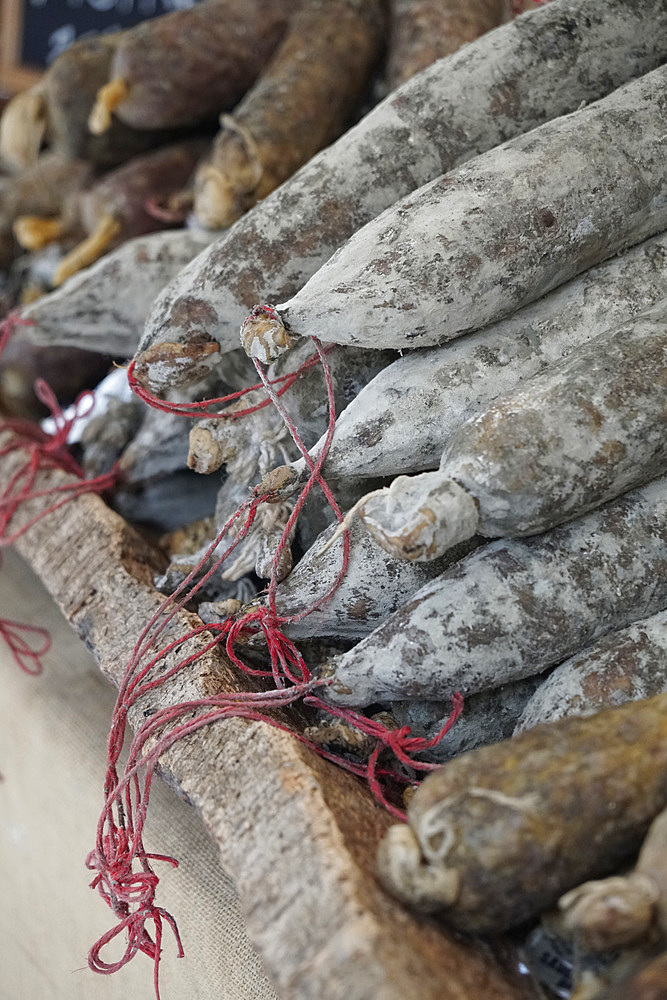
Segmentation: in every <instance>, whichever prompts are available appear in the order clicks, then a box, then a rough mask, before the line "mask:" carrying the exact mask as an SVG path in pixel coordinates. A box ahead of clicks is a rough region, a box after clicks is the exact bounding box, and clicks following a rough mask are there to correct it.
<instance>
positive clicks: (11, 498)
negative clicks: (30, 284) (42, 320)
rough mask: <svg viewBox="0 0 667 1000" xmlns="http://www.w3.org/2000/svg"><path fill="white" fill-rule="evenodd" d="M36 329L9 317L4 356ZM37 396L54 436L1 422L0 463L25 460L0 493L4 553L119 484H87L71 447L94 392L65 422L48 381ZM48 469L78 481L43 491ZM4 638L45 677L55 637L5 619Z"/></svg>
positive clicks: (105, 480)
mask: <svg viewBox="0 0 667 1000" xmlns="http://www.w3.org/2000/svg"><path fill="white" fill-rule="evenodd" d="M32 325H33V324H32V321H31V320H26V319H23V318H22V317H21V316H20V315H19V314H18V313H17V312H13V313H10V315H9V316H8V317H7V318H6V319H5V320H4V322H3V323H2V324H0V354H2V351H3V350H4V347H5V345H6V344H7V341H8V340H9V338H10V336H11V335H12V333H13V332H14V330H16V329H17V327H21V326H32ZM34 391H35V395H36V396H37V398H38V399H39V400H40V402H42V403H44V404H45V405H46V406H47V407H48V408H49V410H50V411H51V416H52V417H53V420H54V422H55V425H56V430H55V433H54V434H47V433H46V432H45V431H43V430H42V429H41V427H40V426H39V425H38V424H34V423H31V422H30V421H29V420H21V419H14V418H7V419H4V420H2V421H0V433H1V432H3V431H4V432H7V435H8V440H7V442H6V444H4V445H3V446H2V447H0V458H2V457H4V456H5V455H9V454H10V453H12V452H15V451H21V452H23V453H24V455H25V459H24V462H23V464H22V465H20V466H19V468H18V469H17V470H16V472H14V474H13V475H12V476H11V477H10V479H9V481H8V482H7V483H6V485H5V487H4V489H3V490H2V491H1V492H0V548H4V547H6V546H8V545H12V544H13V543H14V542H15V541H16V540H17V539H18V538H20V537H21V535H23V534H24V533H25V532H26V531H28V530H29V528H31V527H32V526H33V525H34V524H36V523H37V522H38V521H40V520H41V519H42V518H43V517H46V515H47V514H51V513H53V511H55V510H58V508H59V507H62V506H63V504H65V503H68V502H69V501H70V500H72V499H74V497H76V496H81V495H82V494H83V493H103V492H105V491H106V490H108V489H110V488H111V487H112V486H113V485H114V484H115V483H116V481H117V473H116V470H112V471H111V472H109V473H107V474H106V475H104V476H97V477H96V478H95V479H86V478H85V476H84V473H83V470H82V469H81V468H80V467H79V465H78V463H77V462H75V461H74V459H73V457H72V456H71V454H70V453H69V450H68V448H67V439H68V436H69V433H70V431H71V429H72V426H73V424H74V423H75V421H76V420H79V419H80V418H81V417H83V416H85V415H86V414H87V413H89V412H90V409H91V407H92V406H93V403H94V397H93V394H92V392H87V393H82V394H81V395H80V396H79V398H78V399H77V401H76V403H75V405H74V413H73V416H72V417H69V418H66V417H65V415H64V413H63V411H62V409H61V408H60V406H59V405H58V401H57V400H56V398H55V396H54V394H53V392H52V391H51V389H50V388H49V386H48V385H47V384H46V382H44V381H43V380H41V379H38V380H37V381H36V382H35V386H34ZM49 469H62V470H63V471H65V472H69V473H70V474H71V475H74V476H75V477H76V480H75V482H72V483H63V484H61V485H59V486H50V487H47V488H45V489H38V488H36V485H35V483H36V479H37V476H38V474H39V473H40V472H44V471H46V470H49ZM47 496H52V497H54V502H53V503H52V504H51V505H50V506H49V507H47V508H46V509H44V510H41V511H40V512H39V513H38V514H36V515H35V517H33V518H32V519H30V520H29V521H27V522H26V523H24V524H23V525H22V526H21V527H20V528H18V529H17V530H16V531H14V532H12V531H11V522H12V519H13V517H14V515H15V514H16V512H17V511H18V509H19V508H20V507H21V506H22V505H23V504H24V503H26V502H27V501H30V500H35V499H38V498H42V497H47ZM0 636H2V638H3V639H4V641H5V642H6V643H7V645H8V646H9V649H10V650H11V652H12V655H13V657H14V659H15V660H16V662H17V663H18V664H19V666H20V667H21V669H22V670H24V671H25V672H26V673H28V674H33V675H36V674H39V673H41V672H42V663H41V657H42V656H44V654H45V653H46V652H47V651H48V649H49V648H50V646H51V638H50V636H49V633H48V632H47V631H46V629H43V628H40V627H39V626H36V625H26V624H21V623H19V622H12V621H10V620H9V619H6V618H3V619H0ZM29 637H30V638H33V640H34V639H35V638H37V639H38V640H39V641H38V642H37V644H36V645H35V644H31V643H30V642H29Z"/></svg>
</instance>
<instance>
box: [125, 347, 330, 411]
mask: <svg viewBox="0 0 667 1000" xmlns="http://www.w3.org/2000/svg"><path fill="white" fill-rule="evenodd" d="M334 347H335V344H331V345H330V346H329V347H327V348H326V352H325V353H327V354H329V353H330V352H331V351H332V350H334ZM319 360H320V359H319V356H318V355H317V354H313V355H311V357H309V358H307V359H306V360H305V361H304V363H303V364H302V365H301V366H300V367H299V368H297V369H296V370H295V371H293V372H288V373H287V374H286V375H279V376H278V377H277V378H274V379H271V380H270V382H269V383H268V384H269V385H271V386H274V385H278V386H280V388H279V390H278V392H277V393H276V395H278V396H282V394H283V393H284V392H287V390H288V389H289V387H290V386H291V385H293V384H294V382H295V381H296V380H297V379H298V378H299V377H300V376H301V375H303V374H304V372H307V371H310V369H311V368H314V367H315V365H318V364H319ZM135 365H136V360H135V361H131V362H130V365H129V367H128V369H127V382H128V385H129V386H130V389H131V390H132V392H133V393H134V394H135V395H136V396H138V397H139V399H141V400H143V402H144V403H146V404H147V405H148V406H152V407H153V408H154V409H155V410H162V412H163V413H175V414H177V416H179V417H189V418H190V419H191V420H201V419H202V418H203V417H206V418H207V419H208V420H230V419H234V418H237V417H247V416H248V415H249V414H251V413H256V412H257V410H263V409H264V407H265V406H269V404H270V403H271V399H270V398H267V399H264V400H262V402H261V403H257V404H256V405H255V406H249V407H248V408H247V409H245V410H236V411H234V412H232V413H225V412H222V413H209V412H208V408H209V407H210V406H222V405H224V404H225V403H233V402H234V401H235V400H237V399H242V398H243V396H247V395H248V393H249V392H254V391H255V390H256V389H261V388H262V386H263V385H265V384H266V383H264V381H263V380H262V381H261V382H257V383H256V384H255V385H251V386H248V388H246V389H240V390H239V391H238V392H232V393H230V394H229V395H228V396H218V397H216V398H215V399H200V400H198V401H196V402H194V403H173V402H170V401H169V400H166V399H160V397H159V396H154V395H153V393H152V392H149V391H148V389H146V388H145V387H144V386H143V385H142V384H141V382H139V380H138V379H137V376H136V375H135V374H134V368H135Z"/></svg>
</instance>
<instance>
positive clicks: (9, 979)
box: [0, 552, 277, 1000]
mask: <svg viewBox="0 0 667 1000" xmlns="http://www.w3.org/2000/svg"><path fill="white" fill-rule="evenodd" d="M0 616H2V617H7V618H12V619H15V620H21V621H30V622H32V623H35V624H40V625H43V626H45V627H46V628H48V629H49V631H50V632H51V635H52V637H53V647H52V650H51V652H50V653H49V654H47V656H46V657H45V660H44V662H45V668H46V669H45V672H44V674H43V675H42V676H41V677H38V678H32V677H28V676H26V675H25V674H23V673H22V672H21V671H20V670H19V668H18V667H17V665H16V664H15V663H14V661H13V659H12V657H11V655H10V654H9V652H8V650H7V649H6V647H5V645H4V643H0V775H1V780H0V1000H24V998H27V1000H37V998H39V1000H65V998H66V1000H98V998H100V1000H152V997H153V989H152V964H151V962H150V961H149V959H147V958H145V957H144V956H143V955H139V956H137V957H136V958H135V959H134V961H133V962H132V963H131V964H130V965H129V966H127V967H125V968H124V969H122V970H121V971H120V972H119V973H116V974H115V975H113V976H98V975H96V974H95V973H92V972H90V971H89V970H88V968H87V965H86V954H87V951H88V948H89V947H90V945H91V944H92V943H93V941H94V940H95V939H96V938H97V937H98V936H99V935H100V934H102V933H103V932H104V931H105V930H107V929H108V928H109V927H111V925H112V922H113V921H112V915H111V913H110V911H109V910H108V909H107V907H106V906H105V904H104V903H103V901H102V900H101V899H100V898H99V897H98V896H97V894H96V893H94V892H92V891H91V890H90V889H89V888H88V882H89V881H90V878H91V875H90V873H89V872H88V871H86V869H85V867H84V864H83V861H84V858H85V855H86V854H87V852H88V851H89V850H90V849H91V848H92V846H93V843H94V834H95V825H96V822H97V817H98V814H99V812H100V807H101V802H102V800H101V796H102V781H103V777H104V759H105V758H104V753H105V740H106V735H107V730H108V725H109V719H110V717H111V709H112V706H113V701H114V692H113V690H112V688H111V687H110V686H109V685H108V683H107V682H106V681H105V679H104V678H103V677H102V676H101V675H100V673H99V671H98V670H97V667H96V665H95V663H94V661H93V660H92V658H91V657H90V656H89V654H88V653H87V651H86V650H85V648H84V647H83V645H82V644H81V643H80V642H79V640H78V639H77V638H76V637H75V636H74V634H73V632H72V631H71V629H70V627H69V626H68V625H67V623H66V622H65V621H64V619H63V618H62V616H61V615H60V612H59V611H58V609H57V607H56V606H55V605H54V604H53V602H52V601H51V599H50V597H49V595H48V594H47V593H46V591H45V590H44V588H43V587H42V586H41V584H39V582H38V581H37V580H36V579H35V577H34V576H33V574H32V573H31V572H30V571H29V570H28V568H27V567H26V566H25V564H24V563H23V562H22V561H21V560H20V559H19V557H18V556H16V555H15V554H14V553H12V552H6V553H5V554H4V562H3V565H2V567H0ZM145 843H146V846H147V849H148V850H149V851H154V852H156V853H163V854H171V855H173V856H175V857H177V858H178V859H179V861H180V867H179V868H178V870H177V871H172V870H171V869H170V868H169V867H168V866H167V865H164V864H158V865H157V872H158V874H159V875H160V878H161V884H160V887H159V890H158V893H159V897H158V902H159V903H160V905H162V906H164V907H166V909H168V910H169V911H170V912H171V913H173V914H174V915H175V916H176V918H177V920H178V924H179V928H180V931H181V934H182V937H183V944H184V947H185V952H186V957H185V958H184V959H182V960H178V959H177V958H176V949H175V945H174V942H173V940H172V938H171V934H170V932H169V930H168V929H165V937H164V947H163V961H162V965H161V970H162V971H161V991H162V1000H277V996H276V993H275V992H274V990H273V989H272V987H271V986H270V984H269V982H268V980H267V979H266V976H265V974H264V972H263V970H262V968H261V965H260V963H259V960H258V958H257V955H256V954H255V953H254V951H253V949H252V946H251V945H250V943H249V941H248V939H247V937H246V934H245V928H244V924H243V918H242V916H241V913H240V909H239V903H238V899H237V897H236V894H235V891H234V886H233V884H232V883H231V882H230V880H229V879H228V878H227V876H226V875H225V874H224V872H223V871H222V869H221V868H220V865H219V862H218V854H217V850H216V847H215V845H214V844H213V843H212V842H211V841H210V840H209V838H208V836H207V834H206V832H205V831H204V829H203V827H202V826H201V824H200V822H199V820H198V818H197V816H196V815H195V813H194V811H193V810H192V809H191V808H189V807H188V806H186V805H185V804H184V803H182V802H181V801H179V800H178V798H177V797H176V795H175V794H174V793H173V792H171V791H170V790H169V789H167V788H166V787H164V786H163V785H162V783H161V782H159V781H157V782H156V783H155V786H154V790H153V797H152V800H151V811H150V815H149V820H148V824H147V827H146V836H145ZM120 950H121V949H120V947H116V948H115V951H114V950H113V949H112V950H111V951H109V952H107V957H108V958H110V957H117V955H118V954H120Z"/></svg>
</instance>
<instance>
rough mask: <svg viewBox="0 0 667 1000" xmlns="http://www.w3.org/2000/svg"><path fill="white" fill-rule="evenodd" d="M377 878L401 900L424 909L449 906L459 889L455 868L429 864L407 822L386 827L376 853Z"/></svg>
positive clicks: (429, 911)
mask: <svg viewBox="0 0 667 1000" xmlns="http://www.w3.org/2000/svg"><path fill="white" fill-rule="evenodd" d="M377 868H378V874H379V876H380V881H381V882H382V884H383V885H384V886H385V888H386V889H388V890H389V892H390V893H391V894H392V896H396V898H397V899H400V900H401V902H403V903H407V904H408V905H409V906H412V907H414V908H415V909H417V910H421V911H422V912H423V913H431V912H434V911H437V910H441V909H443V908H445V907H448V906H451V905H452V903H453V902H454V901H455V899H456V897H457V894H458V889H459V881H460V880H459V876H458V874H457V873H456V872H455V871H449V870H447V869H443V868H435V869H434V868H432V866H431V865H430V864H429V863H428V860H427V859H426V858H425V857H424V855H423V853H422V850H421V847H420V846H419V841H418V840H417V838H416V837H415V835H414V833H413V832H412V830H411V829H410V827H409V826H406V825H405V824H401V825H400V826H392V827H390V828H389V830H387V833H386V834H385V836H384V838H383V840H382V841H381V842H380V846H379V848H378V856H377Z"/></svg>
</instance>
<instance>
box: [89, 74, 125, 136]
mask: <svg viewBox="0 0 667 1000" xmlns="http://www.w3.org/2000/svg"><path fill="white" fill-rule="evenodd" d="M127 95H128V87H127V83H126V82H125V80H123V78H122V77H119V78H117V79H115V80H110V81H109V83H105V84H104V86H103V87H100V89H99V91H98V92H97V98H96V100H95V104H94V105H93V109H92V111H91V112H90V117H89V118H88V128H89V129H90V131H91V132H92V133H93V135H102V133H103V132H106V131H107V129H109V128H111V115H112V113H113V112H114V111H115V110H116V108H117V107H118V105H119V104H122V103H123V101H124V100H125V99H126V97H127Z"/></svg>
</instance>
